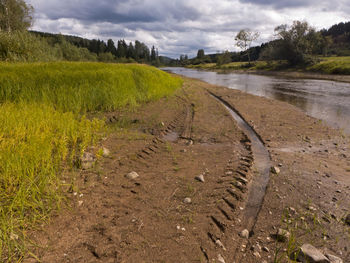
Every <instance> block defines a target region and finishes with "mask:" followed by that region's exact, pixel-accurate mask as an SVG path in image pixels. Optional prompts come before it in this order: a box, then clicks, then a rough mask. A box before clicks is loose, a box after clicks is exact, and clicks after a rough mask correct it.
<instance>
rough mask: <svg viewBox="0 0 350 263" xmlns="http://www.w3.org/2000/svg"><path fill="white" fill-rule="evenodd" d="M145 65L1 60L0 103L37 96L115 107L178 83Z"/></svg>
mask: <svg viewBox="0 0 350 263" xmlns="http://www.w3.org/2000/svg"><path fill="white" fill-rule="evenodd" d="M181 83H182V82H181V80H180V79H179V78H174V77H171V76H170V75H169V74H167V73H165V72H162V71H160V70H158V69H156V68H153V67H150V66H140V65H135V64H131V65H124V64H102V63H68V62H65V63H63V62H59V63H35V64H6V63H4V64H0V87H1V89H0V103H1V102H4V101H11V102H20V101H26V102H33V101H34V102H41V103H45V104H47V105H52V106H54V107H55V108H56V109H58V110H61V111H73V112H87V111H99V110H114V109H117V108H121V107H124V106H126V105H130V106H136V105H137V104H138V103H141V102H145V101H149V100H153V99H157V98H160V97H162V96H166V95H169V94H171V93H172V92H173V91H174V90H175V89H177V88H178V87H179V86H180V85H181Z"/></svg>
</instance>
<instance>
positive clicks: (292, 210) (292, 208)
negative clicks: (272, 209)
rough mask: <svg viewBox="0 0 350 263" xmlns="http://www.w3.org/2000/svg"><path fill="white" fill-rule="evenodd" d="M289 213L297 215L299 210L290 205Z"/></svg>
mask: <svg viewBox="0 0 350 263" xmlns="http://www.w3.org/2000/svg"><path fill="white" fill-rule="evenodd" d="M289 213H290V214H291V215H295V214H296V213H297V211H296V210H295V208H294V207H289Z"/></svg>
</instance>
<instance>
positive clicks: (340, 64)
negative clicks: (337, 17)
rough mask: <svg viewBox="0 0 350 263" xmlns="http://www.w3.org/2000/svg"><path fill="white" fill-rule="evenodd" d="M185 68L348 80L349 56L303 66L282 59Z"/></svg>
mask: <svg viewBox="0 0 350 263" xmlns="http://www.w3.org/2000/svg"><path fill="white" fill-rule="evenodd" d="M187 68H193V69H199V70H207V71H215V72H219V73H230V72H234V73H245V74H246V73H252V74H261V75H270V76H280V77H286V78H302V79H323V80H333V81H341V82H348V83H349V82H350V57H329V58H321V59H320V62H318V63H316V64H314V65H311V66H305V67H290V66H288V64H287V63H286V62H284V61H272V62H269V63H268V62H266V61H254V62H252V63H251V65H249V64H248V62H232V63H228V64H224V65H220V66H218V65H217V64H215V63H207V64H199V65H189V66H187Z"/></svg>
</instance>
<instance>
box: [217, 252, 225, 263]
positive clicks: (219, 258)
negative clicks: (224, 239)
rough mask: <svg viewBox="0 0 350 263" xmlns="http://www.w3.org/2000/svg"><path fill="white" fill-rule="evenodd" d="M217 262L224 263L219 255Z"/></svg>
mask: <svg viewBox="0 0 350 263" xmlns="http://www.w3.org/2000/svg"><path fill="white" fill-rule="evenodd" d="M218 262H220V263H225V259H224V258H223V257H222V256H221V255H220V254H219V255H218Z"/></svg>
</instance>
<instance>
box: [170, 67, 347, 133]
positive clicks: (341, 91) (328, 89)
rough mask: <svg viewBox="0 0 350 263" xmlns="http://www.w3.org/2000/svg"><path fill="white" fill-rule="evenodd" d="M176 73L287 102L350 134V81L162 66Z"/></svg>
mask: <svg viewBox="0 0 350 263" xmlns="http://www.w3.org/2000/svg"><path fill="white" fill-rule="evenodd" d="M163 70H166V71H170V72H173V73H176V74H179V75H183V76H186V77H190V78H196V79H200V80H203V81H206V82H208V83H211V84H214V85H219V86H226V87H229V88H231V89H237V90H241V91H244V92H247V93H250V94H254V95H258V96H262V97H267V98H271V99H276V100H280V101H285V102H288V103H290V104H292V105H294V106H296V107H298V108H300V109H301V110H303V111H304V112H305V113H307V114H308V115H310V116H312V117H315V118H317V119H320V120H322V121H324V122H325V123H327V124H328V125H330V126H332V127H334V128H340V129H342V130H344V132H345V133H347V134H350V83H343V82H336V81H328V80H314V79H295V78H282V77H274V76H263V75H256V74H247V73H245V74H242V73H225V74H222V73H217V72H211V71H202V70H195V69H187V68H163Z"/></svg>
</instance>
